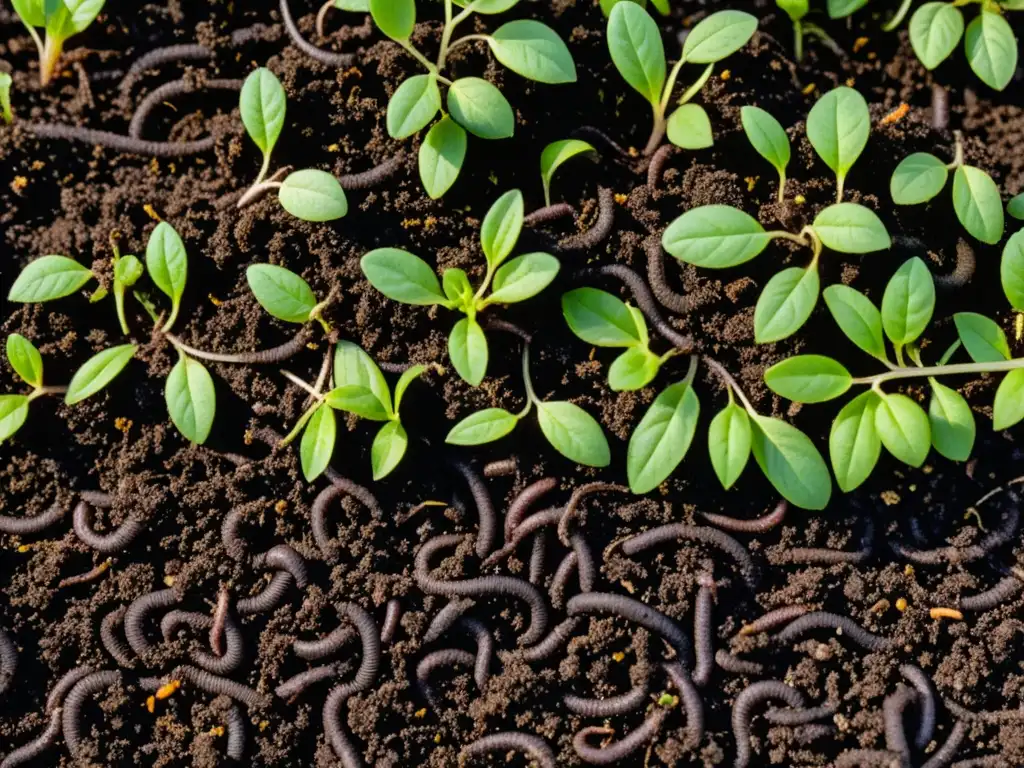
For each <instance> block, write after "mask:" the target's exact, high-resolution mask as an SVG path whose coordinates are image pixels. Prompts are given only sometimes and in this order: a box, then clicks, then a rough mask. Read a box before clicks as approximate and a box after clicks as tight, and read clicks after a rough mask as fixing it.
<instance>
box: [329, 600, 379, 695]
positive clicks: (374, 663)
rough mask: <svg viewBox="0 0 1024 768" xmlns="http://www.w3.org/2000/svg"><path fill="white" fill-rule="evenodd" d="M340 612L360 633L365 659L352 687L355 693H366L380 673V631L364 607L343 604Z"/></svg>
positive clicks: (339, 609)
mask: <svg viewBox="0 0 1024 768" xmlns="http://www.w3.org/2000/svg"><path fill="white" fill-rule="evenodd" d="M338 612H339V613H341V614H343V615H345V616H348V618H349V621H351V622H352V623H353V624H355V626H356V630H357V631H358V632H359V641H360V643H361V644H362V647H363V659H362V661H361V662H360V663H359V669H357V670H356V676H355V679H354V680H353V681H352V683H351V685H352V686H354V689H355V690H353V693H357V692H359V691H364V690H366V689H367V688H369V687H370V686H371V685H373V682H374V680H376V679H377V674H378V672H379V671H380V657H381V650H380V630H379V629H378V628H377V623H376V622H375V621H374V620H373V616H371V615H370V614H369V613H368V612H367V611H366V610H365V609H364V608H363V607H362V606H360V605H358V604H356V603H342V604H341V605H339V606H338Z"/></svg>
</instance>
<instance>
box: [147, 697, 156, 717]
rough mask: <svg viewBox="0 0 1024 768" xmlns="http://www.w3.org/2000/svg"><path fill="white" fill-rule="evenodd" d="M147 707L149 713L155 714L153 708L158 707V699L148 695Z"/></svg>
mask: <svg viewBox="0 0 1024 768" xmlns="http://www.w3.org/2000/svg"><path fill="white" fill-rule="evenodd" d="M146 709H147V710H149V714H151V715H152V714H153V710H155V709H156V699H155V698H153V697H152V696H147V697H146Z"/></svg>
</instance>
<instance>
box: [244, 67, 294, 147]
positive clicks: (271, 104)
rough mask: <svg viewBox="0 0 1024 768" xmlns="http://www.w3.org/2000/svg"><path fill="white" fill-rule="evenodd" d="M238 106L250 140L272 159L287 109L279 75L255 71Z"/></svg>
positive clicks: (251, 74) (260, 70)
mask: <svg viewBox="0 0 1024 768" xmlns="http://www.w3.org/2000/svg"><path fill="white" fill-rule="evenodd" d="M238 106H239V109H240V110H241V113H242V124H243V125H244V126H245V131H246V133H248V134H249V138H251V139H252V140H253V143H255V144H256V146H257V147H259V148H260V151H261V152H263V154H264V155H265V156H266V155H269V154H270V153H271V152H273V150H274V145H275V144H276V143H277V139H278V137H279V136H280V135H281V129H282V128H283V127H284V116H285V110H286V107H287V99H286V98H285V94H284V87H283V86H282V85H281V81H280V80H278V79H277V75H275V74H274V73H273V72H271V71H270V70H269V69H267V68H266V67H260V68H259V69H255V70H253V71H252V72H251V73H250V74H249V76H248V77H247V78H246V79H245V83H244V84H243V85H242V94H241V97H240V98H239V101H238Z"/></svg>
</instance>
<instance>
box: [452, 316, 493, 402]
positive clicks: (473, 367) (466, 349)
mask: <svg viewBox="0 0 1024 768" xmlns="http://www.w3.org/2000/svg"><path fill="white" fill-rule="evenodd" d="M448 355H449V357H451V359H452V365H454V366H455V371H456V372H457V373H458V374H459V376H461V377H462V380H463V381H465V382H467V383H469V384H471V385H473V386H474V387H478V386H480V382H481V381H483V380H484V375H485V374H486V373H487V357H488V353H487V337H486V336H484V330H483V328H481V327H480V324H479V323H477V321H476V320H473V319H472V318H469V317H464V318H462V319H461V320H459V322H457V323H456V324H455V327H454V328H452V332H451V334H450V335H449V336H448Z"/></svg>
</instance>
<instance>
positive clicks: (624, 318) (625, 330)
mask: <svg viewBox="0 0 1024 768" xmlns="http://www.w3.org/2000/svg"><path fill="white" fill-rule="evenodd" d="M562 315H563V316H564V317H565V322H566V323H568V325H569V330H571V331H572V332H573V333H574V334H576V335H577V336H578V337H579V338H581V339H583V341H585V342H587V343H588V344H593V345H594V346H597V347H633V346H636V345H637V344H640V343H641V337H640V332H639V331H638V330H637V327H636V323H635V322H634V320H633V315H632V314H631V313H630V311H629V307H627V306H626V304H625V302H623V301H621V300H620V299H619V298H617V297H615V296H612V294H610V293H608V292H607V291H600V290H598V289H597V288H577V289H576V290H574V291H569V292H568V293H566V294H564V295H563V296H562Z"/></svg>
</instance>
